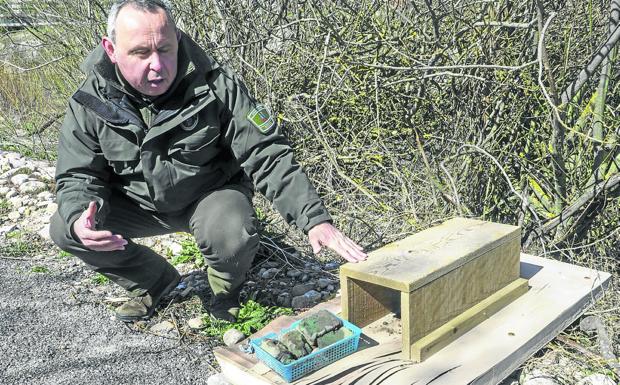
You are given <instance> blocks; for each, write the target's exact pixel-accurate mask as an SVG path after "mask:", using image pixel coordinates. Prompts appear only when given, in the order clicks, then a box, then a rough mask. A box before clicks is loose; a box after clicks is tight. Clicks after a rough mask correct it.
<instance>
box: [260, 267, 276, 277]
mask: <svg viewBox="0 0 620 385" xmlns="http://www.w3.org/2000/svg"><path fill="white" fill-rule="evenodd" d="M279 271H280V270H279V269H277V268H275V267H273V268H271V269H269V270H266V271H264V272H263V273H262V274H261V278H262V279H271V278H274V277H275V276H276V275H277V274H278V272H279Z"/></svg>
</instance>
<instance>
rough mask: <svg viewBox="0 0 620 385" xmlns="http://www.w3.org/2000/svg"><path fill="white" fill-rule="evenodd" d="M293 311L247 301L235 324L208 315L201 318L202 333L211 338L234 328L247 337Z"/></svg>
mask: <svg viewBox="0 0 620 385" xmlns="http://www.w3.org/2000/svg"><path fill="white" fill-rule="evenodd" d="M291 314H293V310H292V309H290V308H283V307H279V306H270V307H267V306H263V305H261V304H259V303H258V302H255V301H252V300H249V301H248V302H246V303H245V304H243V306H242V307H241V310H240V311H239V317H238V318H237V321H236V322H232V323H231V322H226V321H220V320H213V319H211V318H210V317H209V315H208V314H205V315H204V316H203V323H204V325H205V328H204V329H203V331H202V333H203V334H206V335H208V336H212V337H218V336H220V337H221V336H222V335H224V333H226V331H227V330H229V329H232V328H235V329H237V330H239V331H240V332H242V333H243V334H245V335H246V336H249V335H250V334H252V333H254V332H256V331H258V330H260V329H262V328H263V327H265V325H267V324H268V323H269V321H271V320H273V319H274V318H276V317H278V316H281V315H291Z"/></svg>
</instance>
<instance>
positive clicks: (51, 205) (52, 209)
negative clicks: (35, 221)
mask: <svg viewBox="0 0 620 385" xmlns="http://www.w3.org/2000/svg"><path fill="white" fill-rule="evenodd" d="M56 210H58V204H56V203H54V202H49V203H48V204H47V208H46V209H45V212H46V213H48V214H50V215H53V214H54V213H55V212H56Z"/></svg>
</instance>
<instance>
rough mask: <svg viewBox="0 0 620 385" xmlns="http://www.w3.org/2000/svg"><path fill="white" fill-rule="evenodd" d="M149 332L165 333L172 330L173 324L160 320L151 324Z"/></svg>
mask: <svg viewBox="0 0 620 385" xmlns="http://www.w3.org/2000/svg"><path fill="white" fill-rule="evenodd" d="M150 330H151V332H152V333H155V334H167V333H169V332H170V331H172V330H174V324H173V323H172V322H170V321H162V322H160V323H157V324H155V325H153V326H151V329H150Z"/></svg>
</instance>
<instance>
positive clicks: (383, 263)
mask: <svg viewBox="0 0 620 385" xmlns="http://www.w3.org/2000/svg"><path fill="white" fill-rule="evenodd" d="M520 236H521V229H520V228H519V227H518V226H511V225H504V224H500V223H493V222H485V221H480V220H475V219H468V218H453V219H450V220H448V221H446V222H444V223H442V224H441V225H439V226H435V227H431V228H429V229H426V230H423V231H421V232H419V233H416V234H413V235H411V236H409V237H407V238H405V239H402V240H400V241H397V242H393V243H390V244H388V245H385V246H383V247H381V248H379V249H377V250H374V251H372V252H370V253H369V254H368V259H367V260H366V261H364V262H360V263H346V264H344V265H342V266H341V267H340V274H341V275H344V276H347V277H351V278H353V279H358V280H361V281H365V282H369V283H374V284H377V285H381V286H385V287H388V288H391V289H394V290H399V291H401V292H412V291H413V290H415V289H417V288H419V287H421V286H424V285H425V284H427V283H429V282H431V281H433V280H434V279H436V278H438V277H440V276H442V275H444V274H447V273H448V272H450V271H452V270H454V269H456V268H458V267H459V266H462V265H464V264H466V263H468V262H470V261H472V260H473V259H475V258H477V257H479V256H480V255H483V254H484V253H486V252H488V251H490V250H493V249H495V248H496V247H501V246H502V245H504V244H506V243H508V242H510V241H517V242H520ZM513 250H514V248H513ZM516 252H517V254H518V253H519V250H518V249H517V250H516ZM515 260H516V261H518V258H516V259H515Z"/></svg>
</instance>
